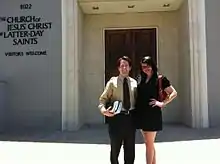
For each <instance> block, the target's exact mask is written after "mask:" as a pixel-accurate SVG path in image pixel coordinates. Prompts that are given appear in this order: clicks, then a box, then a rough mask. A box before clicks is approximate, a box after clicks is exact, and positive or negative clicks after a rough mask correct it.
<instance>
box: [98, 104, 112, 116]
mask: <svg viewBox="0 0 220 164" xmlns="http://www.w3.org/2000/svg"><path fill="white" fill-rule="evenodd" d="M111 108H112V107H111V106H110V107H109V108H108V109H106V108H105V107H103V108H102V109H101V113H102V114H103V115H104V116H107V117H113V116H114V113H112V112H111V111H110V110H111Z"/></svg>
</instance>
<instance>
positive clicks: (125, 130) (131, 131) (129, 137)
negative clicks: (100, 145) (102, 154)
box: [109, 114, 136, 164]
mask: <svg viewBox="0 0 220 164" xmlns="http://www.w3.org/2000/svg"><path fill="white" fill-rule="evenodd" d="M135 132H136V130H135V127H134V123H133V120H132V117H131V115H124V114H119V115H116V116H114V117H112V118H110V119H109V136H110V142H111V153H110V160H111V164H118V163H119V162H118V156H119V153H120V149H121V146H122V144H123V147H124V163H125V164H133V163H134V159H135Z"/></svg>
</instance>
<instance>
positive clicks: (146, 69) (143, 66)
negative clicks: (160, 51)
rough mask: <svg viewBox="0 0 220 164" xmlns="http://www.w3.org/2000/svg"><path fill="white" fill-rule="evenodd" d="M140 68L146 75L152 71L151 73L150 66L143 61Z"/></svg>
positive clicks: (149, 74)
mask: <svg viewBox="0 0 220 164" xmlns="http://www.w3.org/2000/svg"><path fill="white" fill-rule="evenodd" d="M141 69H142V71H143V72H144V73H145V74H147V75H148V76H151V75H152V73H153V70H152V67H151V66H149V65H147V64H145V63H141Z"/></svg>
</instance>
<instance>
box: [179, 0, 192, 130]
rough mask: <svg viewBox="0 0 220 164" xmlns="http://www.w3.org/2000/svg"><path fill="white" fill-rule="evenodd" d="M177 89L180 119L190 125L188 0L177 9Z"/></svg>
mask: <svg viewBox="0 0 220 164" xmlns="http://www.w3.org/2000/svg"><path fill="white" fill-rule="evenodd" d="M178 14H179V91H178V97H179V99H181V101H180V109H181V115H182V117H181V120H182V122H183V123H184V124H186V125H189V126H191V125H192V109H191V99H190V96H191V94H190V93H191V92H190V86H191V84H190V81H191V80H190V51H189V44H190V43H189V13H188V2H187V1H184V2H183V4H182V6H181V8H180V9H179V13H178Z"/></svg>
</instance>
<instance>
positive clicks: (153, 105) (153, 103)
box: [149, 99, 165, 108]
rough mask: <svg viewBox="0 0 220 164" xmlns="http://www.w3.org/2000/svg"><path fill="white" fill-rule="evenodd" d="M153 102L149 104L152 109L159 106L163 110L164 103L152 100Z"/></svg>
mask: <svg viewBox="0 0 220 164" xmlns="http://www.w3.org/2000/svg"><path fill="white" fill-rule="evenodd" d="M150 100H151V101H150V102H149V105H151V106H152V107H155V106H158V107H160V108H163V107H164V106H165V104H164V103H163V102H160V101H157V100H156V99H150Z"/></svg>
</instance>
